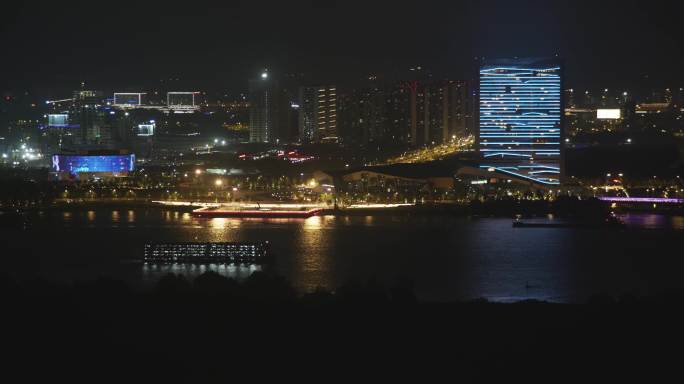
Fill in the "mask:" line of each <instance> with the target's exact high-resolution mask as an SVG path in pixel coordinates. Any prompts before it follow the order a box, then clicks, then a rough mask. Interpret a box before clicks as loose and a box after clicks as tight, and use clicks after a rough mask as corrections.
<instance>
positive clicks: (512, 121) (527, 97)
mask: <svg viewBox="0 0 684 384" xmlns="http://www.w3.org/2000/svg"><path fill="white" fill-rule="evenodd" d="M479 80H480V86H479V105H478V107H479V112H480V129H479V137H478V146H479V150H480V154H481V156H482V165H481V167H482V168H485V169H489V170H496V171H497V172H498V173H503V174H507V175H511V176H513V177H517V178H521V179H525V180H528V181H530V182H533V183H535V184H544V185H557V184H560V181H561V178H562V176H563V161H562V160H563V156H562V152H563V144H562V143H563V135H564V132H563V113H562V110H563V104H562V92H561V81H562V70H561V65H560V62H559V61H558V60H555V59H511V60H491V61H484V62H483V63H482V65H481V66H480V75H479Z"/></svg>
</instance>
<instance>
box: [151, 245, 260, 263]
mask: <svg viewBox="0 0 684 384" xmlns="http://www.w3.org/2000/svg"><path fill="white" fill-rule="evenodd" d="M267 250H268V242H258V243H160V244H145V254H144V259H143V261H144V262H145V263H146V264H259V263H263V262H264V261H265V260H267Z"/></svg>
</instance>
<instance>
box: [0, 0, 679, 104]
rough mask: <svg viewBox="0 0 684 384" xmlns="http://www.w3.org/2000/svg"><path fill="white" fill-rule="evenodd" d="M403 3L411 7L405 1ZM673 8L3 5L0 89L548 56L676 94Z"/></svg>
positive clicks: (575, 75) (589, 79) (443, 71)
mask: <svg viewBox="0 0 684 384" xmlns="http://www.w3.org/2000/svg"><path fill="white" fill-rule="evenodd" d="M403 3H409V4H403ZM681 8H682V6H681V5H676V2H674V1H659V0H652V1H624V0H623V1H603V0H601V1H598V0H593V1H551V0H546V1H522V0H518V1H510V0H506V1H496V0H489V1H427V0H422V1H405V2H402V1H392V2H384V1H383V2H376V1H370V0H366V1H349V0H348V1H307V2H302V1H296V0H292V1H282V2H270V1H245V2H237V1H235V2H230V1H225V2H203V1H199V0H194V1H188V0H185V1H173V0H166V1H163V2H153V1H149V2H148V1H144V2H143V1H136V2H128V1H116V2H106V3H102V5H100V3H99V2H93V1H88V2H73V1H50V2H40V1H32V2H17V3H15V4H7V3H4V4H3V12H2V16H0V17H2V22H1V23H0V29H1V31H2V46H3V51H4V54H3V55H2V59H1V60H0V61H1V64H0V70H1V71H0V90H2V91H7V90H15V91H19V90H23V89H31V90H47V91H46V92H48V91H49V93H59V92H60V91H62V90H64V91H66V90H67V89H74V88H75V87H76V86H77V84H78V83H79V82H80V81H83V80H84V81H86V82H87V83H88V84H89V85H90V86H91V87H92V88H101V89H111V88H118V89H121V88H131V87H133V88H135V87H141V88H142V87H154V86H155V85H157V84H159V81H160V79H163V78H169V77H177V78H181V79H182V81H183V82H184V83H185V84H187V86H188V87H194V88H198V89H217V90H220V89H244V88H245V87H246V78H248V77H251V76H253V75H254V74H256V73H258V71H260V69H261V68H263V67H269V68H271V69H272V70H273V71H274V72H276V73H277V72H283V73H285V72H296V73H304V74H305V76H306V77H305V79H307V80H308V81H313V82H316V81H338V82H344V81H346V80H348V79H355V78H360V77H362V76H363V75H366V74H369V73H386V72H391V71H397V70H398V69H404V68H408V67H410V66H414V65H422V66H423V67H426V68H429V69H431V71H432V72H434V73H435V75H436V76H439V77H450V78H455V79H459V78H467V77H469V76H470V75H471V71H472V68H473V67H474V66H473V62H474V60H473V59H474V57H476V56H486V57H510V56H553V55H555V54H559V55H560V56H561V57H563V58H564V60H565V63H566V74H567V80H568V82H567V84H568V85H569V86H573V87H578V88H583V87H591V88H594V89H596V88H600V87H632V86H637V85H642V86H643V85H647V86H661V85H666V86H680V85H681V82H682V75H681V71H682V69H683V68H684V66H683V64H684V60H683V56H684V54H683V53H682V52H683V51H684V27H683V25H684V23H683V22H682V13H681Z"/></svg>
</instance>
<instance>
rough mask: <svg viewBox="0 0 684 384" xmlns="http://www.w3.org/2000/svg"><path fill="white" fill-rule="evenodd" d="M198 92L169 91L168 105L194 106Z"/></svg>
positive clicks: (167, 96)
mask: <svg viewBox="0 0 684 384" xmlns="http://www.w3.org/2000/svg"><path fill="white" fill-rule="evenodd" d="M196 93H197V92H169V93H167V94H166V105H167V106H169V107H180V108H192V107H194V106H195V94H196Z"/></svg>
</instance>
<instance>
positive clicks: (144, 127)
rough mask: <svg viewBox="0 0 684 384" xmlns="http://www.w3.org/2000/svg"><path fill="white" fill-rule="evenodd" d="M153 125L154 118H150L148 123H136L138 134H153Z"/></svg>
mask: <svg viewBox="0 0 684 384" xmlns="http://www.w3.org/2000/svg"><path fill="white" fill-rule="evenodd" d="M155 127H156V124H155V122H154V120H150V122H149V123H145V124H138V136H154V128H155Z"/></svg>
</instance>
